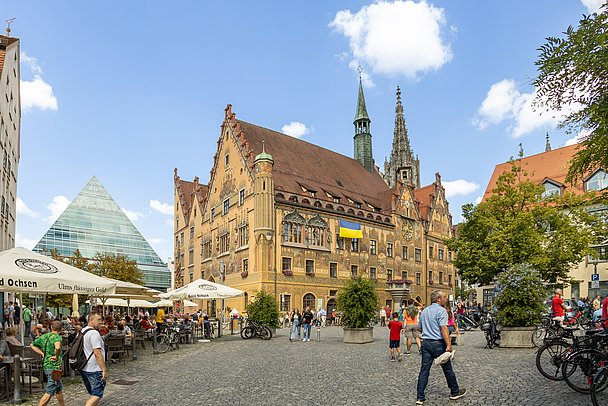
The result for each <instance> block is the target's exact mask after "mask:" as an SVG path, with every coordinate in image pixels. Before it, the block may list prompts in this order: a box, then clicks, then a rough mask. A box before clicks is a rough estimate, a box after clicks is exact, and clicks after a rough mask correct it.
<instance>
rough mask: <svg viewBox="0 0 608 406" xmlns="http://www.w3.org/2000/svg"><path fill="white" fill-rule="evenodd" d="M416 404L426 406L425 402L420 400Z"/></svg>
mask: <svg viewBox="0 0 608 406" xmlns="http://www.w3.org/2000/svg"><path fill="white" fill-rule="evenodd" d="M416 404H417V405H424V400H420V399H418V400H417V401H416Z"/></svg>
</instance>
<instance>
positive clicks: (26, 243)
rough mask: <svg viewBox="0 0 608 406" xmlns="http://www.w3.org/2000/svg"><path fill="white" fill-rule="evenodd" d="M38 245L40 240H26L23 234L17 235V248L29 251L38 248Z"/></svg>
mask: <svg viewBox="0 0 608 406" xmlns="http://www.w3.org/2000/svg"><path fill="white" fill-rule="evenodd" d="M37 243H38V240H31V239H29V238H25V237H24V236H23V235H21V234H17V235H16V236H15V246H17V247H23V248H27V249H28V250H31V249H33V248H34V247H35V246H36V244H37Z"/></svg>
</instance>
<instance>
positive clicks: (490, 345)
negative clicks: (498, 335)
mask: <svg viewBox="0 0 608 406" xmlns="http://www.w3.org/2000/svg"><path fill="white" fill-rule="evenodd" d="M485 333H486V343H487V344H486V345H487V346H488V348H489V349H492V348H494V339H493V338H492V333H490V332H489V331H486V332H485Z"/></svg>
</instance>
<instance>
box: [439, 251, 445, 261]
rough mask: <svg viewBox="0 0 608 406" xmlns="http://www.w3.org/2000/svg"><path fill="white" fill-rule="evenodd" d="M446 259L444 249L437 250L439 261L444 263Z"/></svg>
mask: <svg viewBox="0 0 608 406" xmlns="http://www.w3.org/2000/svg"><path fill="white" fill-rule="evenodd" d="M444 258H445V257H444V251H443V248H439V249H438V250H437V259H439V260H440V261H443V260H444Z"/></svg>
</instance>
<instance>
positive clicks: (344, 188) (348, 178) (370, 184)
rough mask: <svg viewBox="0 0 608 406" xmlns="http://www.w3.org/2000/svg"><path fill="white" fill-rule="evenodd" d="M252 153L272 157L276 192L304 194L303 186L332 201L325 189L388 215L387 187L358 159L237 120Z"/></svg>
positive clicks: (344, 202) (376, 174)
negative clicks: (263, 149)
mask: <svg viewBox="0 0 608 406" xmlns="http://www.w3.org/2000/svg"><path fill="white" fill-rule="evenodd" d="M238 123H239V125H240V129H241V130H242V131H243V134H244V137H245V140H246V141H247V142H248V145H249V148H250V150H251V151H252V152H253V156H255V155H257V154H259V153H260V152H262V141H264V142H265V145H266V147H265V149H266V152H267V153H269V154H271V155H272V157H273V159H274V166H273V179H274V187H275V190H276V191H284V192H289V193H293V194H299V195H300V194H304V195H305V194H306V193H305V192H303V190H302V187H305V188H306V189H308V190H310V191H315V192H316V194H315V198H318V199H320V200H328V201H332V200H333V199H330V198H328V197H327V195H326V194H325V192H324V191H327V192H330V193H332V194H336V195H337V196H336V197H340V198H341V201H340V204H344V205H347V206H350V205H351V204H349V202H348V201H347V199H345V198H350V199H351V200H353V201H355V202H359V203H363V207H362V208H363V209H366V207H365V206H366V205H365V203H369V204H370V205H372V206H374V207H377V208H380V209H381V210H382V212H383V214H385V215H386V214H390V212H391V204H390V199H387V197H389V196H387V192H388V190H389V188H388V186H387V185H386V183H385V182H384V179H382V176H381V175H380V174H379V173H378V172H369V171H367V170H366V169H365V168H364V167H363V166H362V165H361V164H360V163H359V161H356V160H354V159H352V158H350V157H347V156H345V155H341V154H339V153H337V152H333V151H330V150H328V149H325V148H323V147H320V146H318V145H314V144H311V143H308V142H306V141H303V140H300V139H297V138H294V137H290V136H288V135H285V134H281V133H280V132H277V131H273V130H270V129H268V128H264V127H260V126H257V125H254V124H251V123H247V122H245V121H241V120H239V121H238Z"/></svg>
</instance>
